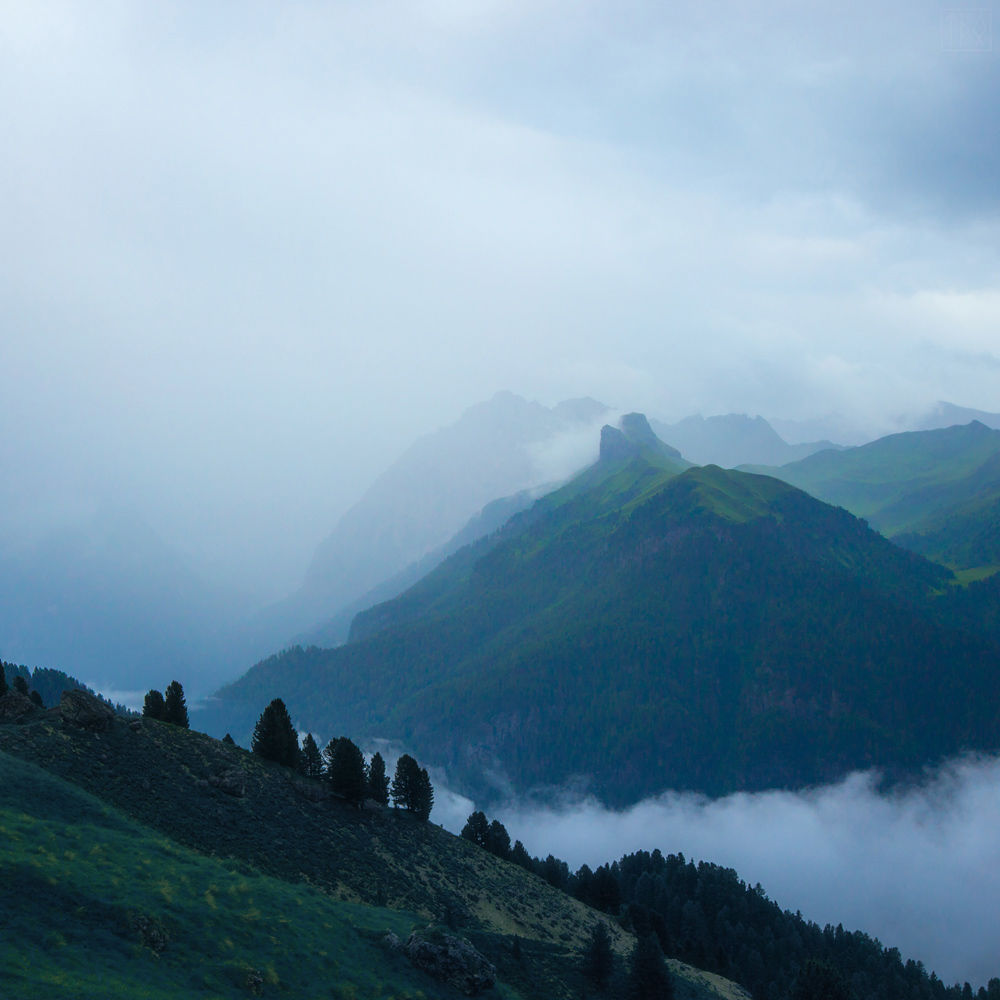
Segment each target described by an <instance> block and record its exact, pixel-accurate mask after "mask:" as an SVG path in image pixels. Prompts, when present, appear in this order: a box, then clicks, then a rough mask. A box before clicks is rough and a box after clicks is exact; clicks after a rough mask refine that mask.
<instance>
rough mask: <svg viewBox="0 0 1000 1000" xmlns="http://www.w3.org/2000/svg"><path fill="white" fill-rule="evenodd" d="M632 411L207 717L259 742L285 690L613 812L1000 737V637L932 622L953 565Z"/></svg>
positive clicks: (441, 758) (479, 776) (473, 770)
mask: <svg viewBox="0 0 1000 1000" xmlns="http://www.w3.org/2000/svg"><path fill="white" fill-rule="evenodd" d="M630 419H631V423H629V422H628V421H626V423H625V424H624V425H623V428H622V430H615V429H614V428H605V432H604V436H603V439H602V459H601V461H600V462H598V463H597V465H595V466H594V467H593V468H592V469H590V470H588V471H587V472H586V473H584V474H583V475H582V476H580V477H579V478H578V479H577V480H575V481H573V482H572V483H570V484H568V485H567V486H566V487H564V488H563V489H561V490H559V491H557V492H556V493H554V494H551V495H550V496H548V497H546V498H544V499H543V500H542V501H539V502H538V503H536V504H535V506H534V507H533V508H532V509H531V510H530V511H528V512H525V513H524V514H521V515H519V516H517V517H515V518H514V519H512V521H510V522H509V523H508V524H507V525H506V526H505V527H504V529H502V530H501V531H500V532H499V533H497V534H496V535H494V536H492V537H491V538H489V539H486V540H483V541H481V542H480V543H477V544H476V545H474V546H470V547H469V548H467V549H464V550H462V551H461V552H459V553H457V554H456V555H455V556H453V557H452V558H451V559H449V560H447V561H446V562H445V563H444V564H442V566H440V567H439V568H438V569H437V570H436V571H435V572H434V573H432V574H430V575H429V576H428V577H426V578H425V579H424V580H422V581H421V582H420V583H419V584H417V585H416V586H415V587H413V588H411V589H410V590H409V591H407V592H406V593H405V594H403V595H401V596H400V597H399V598H397V599H396V600H394V601H390V602H387V603H386V604H383V605H380V606H378V607H376V608H373V609H371V610H370V611H368V612H365V613H364V614H362V615H359V616H358V617H357V618H356V619H355V622H354V626H353V628H352V640H353V641H352V642H351V643H349V644H348V645H347V646H345V647H342V648H341V649H338V650H317V649H309V650H302V649H293V650H290V651H288V652H286V653H284V654H282V655H280V656H278V657H274V658H272V659H271V660H268V661H265V662H264V663H262V664H259V665H258V666H257V667H255V668H254V669H253V670H251V671H250V672H249V673H248V674H247V675H246V676H245V677H244V678H242V679H241V680H240V681H239V682H237V683H236V684H234V685H231V686H229V687H228V688H226V689H223V691H221V692H220V694H219V701H218V702H217V704H216V706H215V708H213V710H212V714H213V715H214V719H213V717H212V715H210V716H209V721H210V722H212V724H213V725H216V726H223V725H224V726H225V727H226V728H230V727H234V728H233V732H234V733H235V732H237V731H239V732H242V733H247V732H248V729H249V727H250V726H252V724H253V721H254V720H255V719H256V715H257V713H259V710H260V709H259V706H260V705H262V704H264V703H266V701H267V700H269V699H270V698H271V697H274V696H279V695H280V696H281V697H282V698H284V699H285V701H286V702H287V703H288V705H289V708H290V710H291V712H292V714H293V717H294V718H295V719H296V721H297V723H298V724H299V725H300V726H301V727H302V728H307V729H312V730H314V731H318V732H321V733H324V734H332V733H335V732H339V731H344V732H353V733H356V734H358V735H363V736H370V737H386V738H391V739H398V740H401V741H403V742H404V743H406V744H407V745H408V746H410V747H413V748H415V749H416V750H417V751H418V753H419V754H420V755H421V756H422V757H423V758H425V759H427V760H430V761H433V762H435V763H438V764H444V765H446V766H448V767H449V768H450V769H451V773H452V776H453V778H457V779H458V780H459V781H460V782H462V783H463V787H464V788H466V789H467V790H469V791H470V792H471V793H472V794H473V795H475V796H476V797H477V798H480V799H482V798H484V797H485V796H487V795H488V792H487V788H486V787H485V786H484V782H485V781H488V780H489V776H490V775H491V774H492V775H497V774H499V775H500V776H501V779H502V780H503V781H506V780H510V781H512V782H513V784H514V787H515V788H518V789H528V788H532V787H535V786H539V785H550V784H562V783H565V782H567V781H570V780H572V779H574V778H577V777H579V776H583V777H584V778H585V779H586V780H588V781H590V782H591V787H592V789H593V790H594V791H596V792H597V793H598V794H599V795H600V796H601V797H602V798H603V799H604V800H605V801H608V802H611V803H613V804H616V805H623V804H626V803H630V802H634V801H635V800H637V799H639V798H641V797H643V796H645V795H648V794H651V793H656V792H659V791H662V790H663V789H665V788H675V789H697V790H700V791H704V792H708V793H712V794H719V793H725V792H729V791H733V790H737V789H761V788H769V787H776V786H779V787H780V786H801V785H805V784H810V783H814V782H821V781H828V780H833V779H835V778H837V777H839V776H841V775H843V774H844V773H846V772H848V771H850V770H853V769H857V768H866V767H872V766H877V767H882V768H885V769H886V770H887V771H889V773H890V774H893V773H902V772H905V771H907V770H910V769H918V768H920V767H921V766H923V765H924V764H925V763H927V762H928V761H932V760H935V759H937V758H939V757H941V756H944V755H948V754H953V753H955V752H958V751H959V750H961V749H963V748H967V747H968V748H975V749H982V750H991V749H993V748H995V747H997V746H1000V721H998V719H997V716H996V713H995V711H993V709H992V706H993V705H994V704H995V703H996V697H997V694H998V693H1000V678H998V677H997V673H996V662H997V659H998V656H1000V647H998V645H997V643H996V642H995V641H994V640H993V639H991V638H990V637H989V636H988V635H987V634H986V632H985V631H982V630H979V629H977V628H976V627H975V626H972V627H968V628H965V629H962V628H956V627H951V625H950V624H949V622H948V621H945V620H943V619H942V618H941V617H940V616H938V617H937V618H935V616H934V613H933V612H932V608H934V607H936V604H935V597H934V595H935V594H936V593H937V592H938V591H940V590H942V589H946V588H947V586H948V580H949V578H950V576H951V574H950V573H949V572H948V571H947V570H945V569H943V568H941V567H940V566H936V565H934V564H932V563H929V562H927V561H926V560H924V559H922V558H920V557H918V556H916V555H914V554H912V553H909V552H906V551H904V550H902V549H899V548H898V547H896V546H894V545H892V544H891V543H890V542H888V541H886V539H884V538H883V537H881V536H880V535H879V534H878V533H877V532H875V531H873V530H872V529H870V528H869V527H868V526H867V525H866V524H865V523H864V522H863V521H860V520H858V519H857V518H855V517H853V516H852V515H851V514H849V513H848V512H847V511H844V510H841V509H837V508H834V507H830V506H828V505H827V504H824V503H821V502H820V501H818V500H816V499H814V498H812V497H810V496H809V495H807V494H806V493H804V492H802V491H800V490H798V489H795V488H793V487H791V486H789V485H788V484H787V483H784V482H781V481H779V480H777V479H774V478H769V477H765V476H757V475H751V474H746V473H740V472H727V471H724V470H722V469H719V468H716V467H714V466H709V467H706V468H688V469H686V470H684V469H683V467H682V466H681V465H680V464H679V463H678V462H677V459H676V458H675V457H674V456H673V455H672V454H671V453H670V451H669V450H664V447H663V446H662V445H660V443H658V442H656V439H655V437H653V436H652V432H651V431H650V430H649V428H648V425H646V423H645V421H644V420H643V419H642V418H641V417H636V418H630ZM932 717H933V718H935V720H936V723H935V725H934V726H933V727H928V726H927V725H926V720H927V719H928V718H932Z"/></svg>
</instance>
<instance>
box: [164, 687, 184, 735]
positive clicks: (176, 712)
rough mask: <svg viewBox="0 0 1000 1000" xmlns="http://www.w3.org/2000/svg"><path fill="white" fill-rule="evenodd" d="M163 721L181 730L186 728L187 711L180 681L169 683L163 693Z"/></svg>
mask: <svg viewBox="0 0 1000 1000" xmlns="http://www.w3.org/2000/svg"><path fill="white" fill-rule="evenodd" d="M163 705H164V710H163V721H164V722H171V723H173V724H174V725H175V726H180V727H181V729H187V728H188V710H187V705H186V704H185V702H184V688H182V687H181V682H180V681H171V682H170V683H169V684H168V685H167V690H166V691H164V692H163Z"/></svg>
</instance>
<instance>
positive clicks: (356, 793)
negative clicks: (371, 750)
mask: <svg viewBox="0 0 1000 1000" xmlns="http://www.w3.org/2000/svg"><path fill="white" fill-rule="evenodd" d="M323 756H324V757H326V779H327V781H329V782H330V790H331V791H332V792H333V793H334V794H335V795H340V796H342V797H343V798H345V799H347V801H348V802H353V803H354V804H355V805H357V806H360V805H361V804H362V803H363V802H364V800H365V792H367V790H368V774H367V771H366V769H365V755H364V754H363V753H362V752H361V751H360V750H359V749H358V747H357V746H356V745H355V743H354V741H353V740H350V739H348V738H347V737H346V736H341V737H340V738H339V739H336V740H330V742H329V744H328V745H327V748H326V750H325V751H324V753H323Z"/></svg>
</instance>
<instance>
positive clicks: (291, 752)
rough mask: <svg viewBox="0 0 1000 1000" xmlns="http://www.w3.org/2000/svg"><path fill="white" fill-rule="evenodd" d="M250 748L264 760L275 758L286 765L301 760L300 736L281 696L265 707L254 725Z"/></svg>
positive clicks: (291, 764)
mask: <svg viewBox="0 0 1000 1000" xmlns="http://www.w3.org/2000/svg"><path fill="white" fill-rule="evenodd" d="M250 750H251V752H252V753H255V754H256V755H257V756H258V757H263V758H264V760H273V761H276V762H277V763H278V764H281V765H283V766H284V767H296V766H297V765H298V762H299V738H298V736H297V735H296V732H295V727H294V726H293V725H292V718H291V716H290V715H289V714H288V709H287V708H285V703H284V702H283V701H282V700H281V699H280V698H275V699H274V701H272V702H271V703H270V705H268V706H267V708H265V709H264V711H263V712H262V713H261V716H260V718H259V719H258V720H257V725H256V726H254V727H253V737H252V738H251V740H250Z"/></svg>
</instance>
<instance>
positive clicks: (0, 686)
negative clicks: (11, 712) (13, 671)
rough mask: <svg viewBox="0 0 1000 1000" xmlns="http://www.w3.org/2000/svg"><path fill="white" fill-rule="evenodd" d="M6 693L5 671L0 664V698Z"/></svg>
mask: <svg viewBox="0 0 1000 1000" xmlns="http://www.w3.org/2000/svg"><path fill="white" fill-rule="evenodd" d="M6 693H7V671H6V669H5V668H4V664H3V663H0V698H2V697H3V696H4V695H5V694H6Z"/></svg>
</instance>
